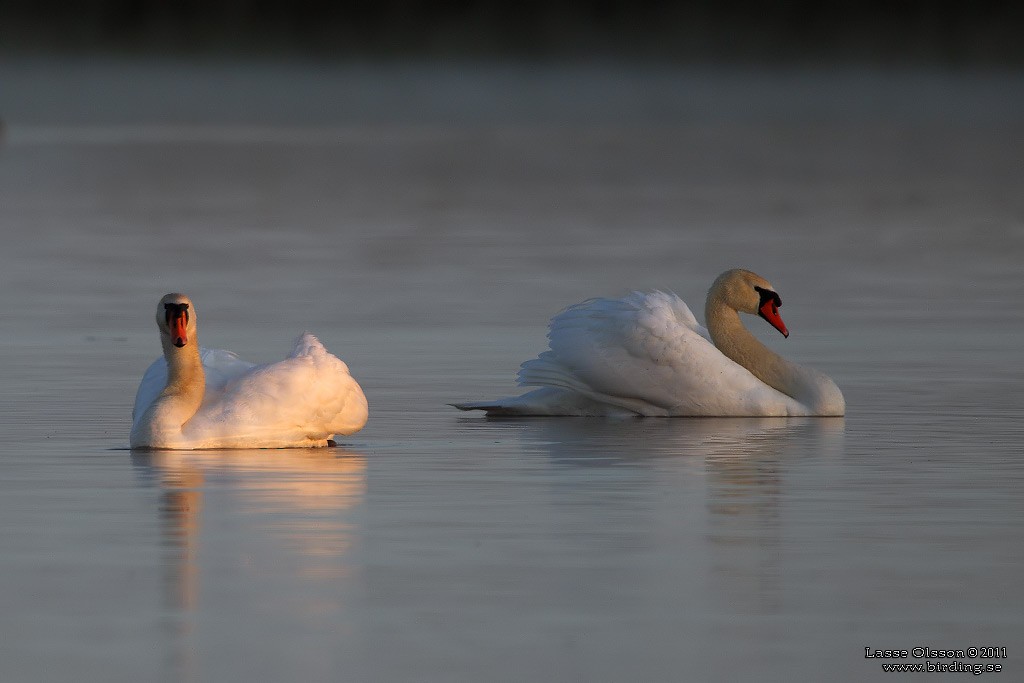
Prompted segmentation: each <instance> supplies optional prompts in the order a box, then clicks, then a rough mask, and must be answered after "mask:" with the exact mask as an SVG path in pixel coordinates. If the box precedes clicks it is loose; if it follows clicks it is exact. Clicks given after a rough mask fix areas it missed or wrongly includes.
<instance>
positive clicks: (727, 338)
mask: <svg viewBox="0 0 1024 683" xmlns="http://www.w3.org/2000/svg"><path fill="white" fill-rule="evenodd" d="M704 317H705V320H706V322H707V326H708V332H709V333H710V334H711V340H712V341H713V342H714V343H715V346H716V347H718V350H719V351H721V352H722V353H723V354H724V355H725V356H726V357H728V358H729V359H731V360H733V361H735V362H736V363H738V364H740V365H742V366H743V367H745V368H746V369H747V370H749V371H750V373H751V374H752V375H754V376H755V377H757V378H758V379H759V380H761V381H762V382H764V383H765V384H767V385H768V386H770V387H773V388H775V389H778V390H779V391H781V392H782V393H784V394H786V395H787V396H790V397H793V398H797V397H798V392H799V389H800V383H799V382H798V381H795V380H796V374H797V372H798V370H799V368H798V366H796V365H795V364H794V363H791V362H789V361H788V360H786V359H785V358H783V357H782V356H780V355H779V354H777V353H775V352H774V351H772V350H771V349H769V348H768V347H767V346H765V345H764V344H762V343H761V342H759V341H758V340H757V338H756V337H754V335H752V334H751V333H750V331H749V330H747V328H746V327H744V326H743V323H742V322H741V321H740V316H739V313H737V312H736V309H734V308H733V307H731V306H729V305H728V304H727V303H725V301H723V300H722V298H721V296H719V295H718V294H717V293H716V292H715V291H712V292H711V293H710V294H709V295H708V300H707V304H706V306H705V308H704Z"/></svg>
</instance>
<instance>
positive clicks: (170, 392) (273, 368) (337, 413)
mask: <svg viewBox="0 0 1024 683" xmlns="http://www.w3.org/2000/svg"><path fill="white" fill-rule="evenodd" d="M156 324H157V328H159V330H160V343H161V345H162V346H163V350H164V357H163V358H158V359H157V360H156V361H154V362H153V364H152V365H150V366H149V369H147V370H146V374H145V375H144V376H143V378H142V383H141V384H140V385H139V390H138V392H137V393H136V395H135V407H134V409H133V410H132V431H131V439H130V441H131V447H132V448H172V449H198V448H304V447H314V446H327V445H328V443H329V440H330V439H331V438H332V437H333V436H334V435H335V434H342V435H346V434H352V433H354V432H357V431H359V430H360V429H362V427H363V425H365V424H366V418H367V406H366V397H365V396H364V395H363V390H362V389H361V388H360V387H359V384H358V383H357V382H356V381H355V379H353V378H352V376H351V375H350V374H349V371H348V366H347V365H345V363H344V362H342V361H341V360H340V359H339V358H337V357H336V356H334V355H332V354H330V353H329V352H328V351H327V349H325V348H324V346H323V344H321V343H320V341H319V340H318V339H317V338H316V337H314V336H313V335H312V334H309V333H308V332H307V333H304V334H303V335H302V336H300V337H299V338H298V340H296V343H295V348H294V349H293V350H292V353H291V355H289V356H288V357H287V358H285V359H284V360H282V361H280V362H277V363H269V364H267V365H254V364H252V363H247V362H245V361H243V360H241V359H240V358H238V356H236V355H235V354H233V353H231V352H230V351H221V350H217V349H200V347H199V343H198V341H197V339H196V315H195V306H194V305H193V304H192V300H191V299H189V298H188V297H187V296H185V295H184V294H168V295H166V296H164V297H163V298H162V299H160V303H159V304H158V305H157V309H156Z"/></svg>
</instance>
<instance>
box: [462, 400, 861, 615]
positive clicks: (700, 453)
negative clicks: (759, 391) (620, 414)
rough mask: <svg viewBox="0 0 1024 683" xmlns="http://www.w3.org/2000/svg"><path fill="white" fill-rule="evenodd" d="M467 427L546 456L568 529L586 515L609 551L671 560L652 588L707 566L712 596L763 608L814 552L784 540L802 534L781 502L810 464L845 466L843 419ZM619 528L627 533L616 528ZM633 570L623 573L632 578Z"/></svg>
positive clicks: (554, 500)
mask: <svg viewBox="0 0 1024 683" xmlns="http://www.w3.org/2000/svg"><path fill="white" fill-rule="evenodd" d="M473 423H475V424H473ZM464 425H465V426H466V427H467V428H469V429H471V430H473V431H477V432H480V433H479V434H478V436H480V437H482V438H487V439H489V440H491V441H496V440H498V439H499V436H504V437H506V438H507V437H508V436H510V435H515V439H516V440H517V441H518V442H519V444H520V446H521V447H522V448H523V449H527V450H532V451H535V452H536V453H538V454H540V455H542V456H545V457H546V458H547V459H548V460H549V461H550V463H551V464H552V465H553V466H554V469H552V470H551V471H550V476H549V477H548V479H547V481H548V487H549V494H550V495H549V498H548V503H549V504H550V505H551V506H552V507H553V508H560V509H564V510H569V511H570V512H569V513H560V514H558V515H553V518H554V519H556V520H567V524H568V525H569V526H572V525H573V524H576V523H577V521H578V520H576V518H575V517H574V516H573V515H576V514H577V511H579V514H582V515H583V516H584V517H585V518H586V521H587V523H588V524H589V525H590V526H597V527H599V528H601V529H604V530H607V538H601V537H599V536H597V535H595V536H593V538H592V542H593V543H595V544H602V545H601V547H600V552H601V554H602V555H603V556H605V557H607V556H610V554H611V553H613V552H622V553H633V552H636V551H637V549H647V552H658V553H664V555H665V557H666V558H673V560H674V562H675V563H676V564H675V566H674V567H673V569H672V570H671V571H669V570H667V569H666V571H665V573H664V575H662V574H658V573H655V574H654V575H647V576H645V578H644V581H645V582H647V585H650V584H651V582H658V581H663V582H664V586H663V591H664V594H665V595H672V594H673V593H674V592H677V591H678V590H679V588H678V586H679V584H680V582H683V583H685V582H686V581H688V580H701V581H704V580H707V576H708V574H707V573H706V572H707V567H708V566H710V567H711V568H712V570H711V573H710V577H711V587H712V589H713V592H714V594H719V597H718V598H716V599H717V600H725V601H727V602H729V603H733V604H735V605H736V606H737V609H739V610H740V611H749V610H752V611H754V612H755V613H772V612H773V611H774V610H775V609H776V608H777V607H778V605H779V601H780V600H782V599H783V598H781V597H780V591H781V586H783V585H784V583H783V581H782V580H781V577H782V571H783V570H782V567H784V566H785V563H786V562H788V561H791V556H792V555H793V553H794V552H807V551H808V550H807V549H804V548H795V549H794V548H791V544H790V543H788V539H789V538H790V537H792V536H794V535H795V536H800V535H801V534H802V533H804V531H803V530H800V531H793V530H791V529H790V528H789V520H790V517H789V516H787V515H786V514H785V510H784V509H783V501H787V500H788V501H792V500H794V499H797V500H799V499H800V498H801V495H802V494H804V492H803V491H802V490H801V489H802V487H803V486H804V485H805V484H804V481H805V480H806V478H805V476H804V472H805V470H807V469H809V468H811V469H819V472H818V473H817V474H815V475H813V476H811V477H810V480H813V481H820V477H821V473H820V468H830V467H839V466H840V464H839V460H840V458H841V454H842V449H843V439H844V432H845V424H844V419H843V418H722V419H718V418H704V419H626V420H610V419H602V418H569V419H563V418H560V419H552V418H536V419H532V420H524V419H521V418H520V419H514V420H509V419H495V418H491V419H486V420H475V421H474V420H472V419H466V420H465V422H464ZM810 493H811V494H813V493H814V492H810ZM803 497H806V495H804V496H803ZM595 519H597V520H600V523H599V524H596V525H595V524H594V520H595ZM615 529H629V530H630V531H629V533H628V534H627V533H622V534H619V535H617V536H613V535H612V530H615ZM573 537H574V538H578V535H574V536H573ZM609 541H610V542H609ZM624 566H625V567H631V566H632V565H631V564H629V563H626V564H625V565H624ZM630 571H632V570H625V569H624V570H623V574H622V575H621V576H619V577H617V578H616V580H617V581H618V582H620V583H621V584H622V585H630V584H631V583H632V582H634V581H635V577H634V576H632V575H631V574H630Z"/></svg>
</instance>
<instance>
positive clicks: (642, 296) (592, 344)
mask: <svg viewBox="0 0 1024 683" xmlns="http://www.w3.org/2000/svg"><path fill="white" fill-rule="evenodd" d="M548 339H549V344H550V349H549V350H548V351H545V352H544V353H542V354H540V356H539V357H538V358H535V359H533V360H530V361H527V362H525V363H523V365H522V367H521V368H520V371H519V383H520V384H522V385H528V386H542V387H552V388H556V389H563V390H568V391H571V392H576V393H579V394H581V395H583V396H585V397H587V398H589V399H591V400H593V401H597V402H599V403H602V404H607V405H611V406H616V407H618V408H621V409H625V410H628V411H632V412H633V413H636V414H640V415H666V416H667V415H772V414H778V415H786V414H793V411H799V410H800V406H799V404H797V403H796V402H795V401H793V400H792V399H790V398H789V397H788V396H785V395H784V394H782V393H780V392H778V391H776V390H775V389H773V388H772V387H769V386H768V385H766V384H764V383H763V382H761V381H760V380H759V379H757V378H756V377H754V376H753V375H752V374H751V373H750V372H749V371H748V370H746V369H745V368H743V367H742V366H740V365H738V364H737V363H735V362H733V361H732V360H730V359H729V358H727V357H726V356H724V355H723V354H722V353H721V352H720V351H719V350H718V349H717V348H715V346H714V344H713V343H712V342H711V341H710V338H709V335H708V332H707V330H706V329H705V328H704V327H702V326H701V325H700V324H699V323H698V322H697V320H696V318H695V317H694V315H693V313H692V311H690V309H689V307H688V306H687V305H686V303H684V302H683V301H682V300H681V299H680V298H679V297H677V296H676V295H675V294H671V293H666V292H661V291H654V292H648V293H643V292H634V293H633V294H631V295H629V296H627V297H624V298H621V299H605V298H598V299H589V300H587V301H584V302H582V303H579V304H575V305H573V306H570V307H569V308H567V309H565V310H564V311H562V312H561V313H559V314H558V315H557V316H555V317H554V318H553V319H552V320H551V324H550V327H549V331H548Z"/></svg>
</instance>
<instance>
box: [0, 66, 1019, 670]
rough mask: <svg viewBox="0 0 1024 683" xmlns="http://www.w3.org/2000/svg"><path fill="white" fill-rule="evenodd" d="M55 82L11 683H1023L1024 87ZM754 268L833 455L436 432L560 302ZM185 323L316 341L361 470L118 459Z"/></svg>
mask: <svg viewBox="0 0 1024 683" xmlns="http://www.w3.org/2000/svg"><path fill="white" fill-rule="evenodd" d="M57 66H59V65H56V64H53V63H48V62H32V63H25V64H21V65H17V64H15V65H6V66H4V67H3V68H2V69H0V72H2V75H3V76H4V78H5V80H4V82H5V83H7V84H9V85H8V86H7V87H6V88H5V90H4V91H3V93H2V95H0V98H2V102H3V107H4V110H3V114H4V117H5V119H6V120H7V135H6V142H5V145H4V147H3V148H2V149H0V226H2V228H3V232H4V235H5V237H4V248H3V249H2V250H0V285H2V287H3V291H4V293H5V296H4V306H3V310H4V314H3V316H2V318H0V328H2V330H3V338H2V342H0V368H2V370H0V372H2V382H0V444H2V446H3V456H2V466H3V472H4V475H3V477H0V539H2V544H3V549H4V552H3V553H2V555H0V575H2V576H3V577H4V578H3V581H2V583H0V604H2V606H3V609H2V610H0V629H2V633H3V638H2V639H0V671H3V673H4V678H5V679H10V680H69V679H75V680H83V681H109V680H168V681H171V680H174V681H178V680H186V681H212V680H225V681H234V680H238V681H242V680H256V679H260V680H309V681H318V680H323V681H327V680H379V681H396V680H410V681H411V680H415V681H481V680H489V681H503V680H508V681H513V680H516V681H518V680H588V681H622V680H644V681H678V680H778V681H789V680H849V681H863V680H886V679H887V678H888V677H889V676H891V675H898V674H883V673H882V671H881V665H880V664H878V663H876V662H874V661H871V660H865V658H864V656H863V652H864V647H865V646H871V647H878V648H885V649H889V648H900V649H905V648H913V647H915V646H928V647H933V648H967V647H970V646H975V645H989V646H1006V647H1007V648H1008V653H1009V655H1010V657H1009V659H1008V660H1005V662H1003V663H1004V665H1005V666H1004V669H1005V671H1004V673H1003V678H1007V676H1008V677H1009V678H1008V679H1007V680H1009V679H1012V678H1014V677H1015V676H1019V672H1020V671H1021V670H1022V669H1021V667H1022V666H1024V661H1022V660H1021V658H1020V653H1019V652H1017V651H1016V649H1017V648H1016V645H1015V643H1017V642H1019V641H1020V640H1021V637H1022V636H1024V619H1022V617H1021V615H1022V614H1024V610H1022V607H1024V605H1022V599H1021V590H1020V586H1019V583H1020V581H1019V577H1020V572H1021V566H1022V561H1024V532H1022V530H1021V529H1022V527H1021V525H1020V524H1019V520H1020V519H1021V517H1022V513H1024V502H1022V498H1021V496H1020V491H1021V487H1022V484H1024V465H1022V464H1021V458H1020V443H1021V442H1022V436H1024V429H1022V426H1021V419H1020V414H1021V408H1022V405H1021V398H1020V397H1021V392H1020V387H1021V385H1022V381H1024V360H1022V359H1021V354H1020V340H1021V339H1022V338H1024V308H1022V307H1021V305H1020V302H1021V300H1022V296H1024V277H1022V275H1024V272H1022V266H1021V263H1022V262H1024V258H1022V257H1024V199H1022V196H1024V195H1022V194H1021V193H1020V188H1021V187H1022V186H1024V170H1022V168H1024V167H1022V166H1021V165H1020V159H1021V158H1022V157H1024V154H1022V153H1024V149H1022V143H1021V141H1022V140H1024V135H1022V133H1024V130H1022V124H1021V121H1024V119H1022V118H1021V116H1020V114H1021V112H1022V107H1021V103H1022V101H1024V95H1022V87H1021V81H1020V79H1019V78H1017V77H1016V76H1014V75H1012V74H974V75H972V74H959V75H957V74H954V75H949V74H946V75H943V74H931V73H902V74H900V73H896V74H872V73H861V72H849V73H839V74H834V73H824V72H823V73H814V72H801V73H756V72H754V73H751V72H742V73H738V72H706V71H705V72H699V71H698V72H680V73H675V72H665V71H658V70H655V71H645V70H642V69H640V70H633V71H631V70H628V69H616V68H608V69H605V70H602V69H600V68H588V69H575V70H574V69H571V68H563V69H559V68H553V69H548V70H545V69H535V68H529V69H528V68H519V69H517V68H512V67H508V68H504V67H503V68H492V69H490V70H488V69H486V68H463V69H462V70H461V71H460V70H459V69H442V68H439V67H438V68H428V67H408V68H404V69H403V68H398V67H394V68H392V67H389V68H383V67H382V68H379V69H377V70H374V68H372V67H365V68H360V69H336V70H332V69H330V68H320V69H310V68H308V67H303V66H302V65H292V66H268V65H246V66H237V65H236V66H219V67H208V68H204V67H201V66H197V65H182V64H170V65H167V64H149V65H127V64H119V63H117V62H112V63H98V64H86V65H77V66H74V67H72V68H71V71H70V72H69V71H68V70H67V69H59V68H57ZM69 74H70V75H69ZM734 266H745V267H749V268H752V269H754V270H756V271H758V272H760V273H761V274H763V275H765V276H766V277H767V278H769V280H771V281H772V282H773V284H774V285H775V286H776V287H777V288H778V290H779V291H780V293H781V294H782V297H783V301H784V302H785V306H784V308H783V314H784V315H785V317H786V321H787V323H788V325H789V327H790V330H791V332H792V335H791V337H790V338H789V339H788V340H783V339H782V338H781V337H778V336H776V335H774V332H773V331H772V330H770V329H768V328H767V326H766V325H763V324H761V323H760V321H758V320H756V319H751V320H750V321H749V323H748V324H750V325H751V326H752V328H753V329H754V330H755V332H756V333H757V334H758V335H759V336H760V337H761V338H762V339H764V340H765V341H766V343H768V344H770V345H771V346H772V347H773V348H775V349H777V350H779V351H780V352H782V353H784V354H786V355H787V356H789V357H791V358H793V359H795V360H798V361H799V362H805V363H808V364H811V365H813V366H815V367H818V368H820V369H822V370H823V371H825V372H827V373H828V374H830V375H831V376H832V377H834V378H835V379H836V381H837V382H838V384H839V385H840V386H841V387H842V388H843V390H844V392H845V394H846V398H847V404H848V409H849V412H848V415H847V416H846V417H845V418H843V419H816V420H815V419H810V420H803V419H801V420H777V419H761V420H746V419H741V420H720V419H706V420H658V419H647V420H597V419H568V420H558V419H532V420H489V419H484V418H482V417H480V416H471V415H466V414H463V413H459V412H457V411H455V410H453V409H451V408H449V407H448V406H447V405H446V403H447V402H450V401H457V400H467V399H483V398H491V397H494V396H498V395H504V394H508V393H513V392H515V391H516V389H515V387H514V386H513V379H514V376H515V370H516V368H517V366H518V364H519V362H521V361H522V360H525V359H527V358H529V357H531V356H533V355H535V354H536V353H537V352H539V351H541V350H542V349H543V348H544V344H545V340H544V332H545V324H546V321H547V319H548V318H549V317H550V316H551V315H552V314H554V313H556V312H557V311H558V310H559V309H560V308H562V307H563V306H564V305H567V304H569V303H572V302H574V301H578V300H580V299H582V298H585V297H587V296H595V295H617V294H622V293H625V292H627V291H629V290H630V289H633V288H643V287H661V288H667V289H672V290H674V291H676V292H677V293H678V294H680V296H682V297H683V298H684V299H685V300H686V301H688V302H690V304H691V305H692V306H693V307H694V309H695V310H696V311H698V313H699V311H700V310H701V309H702V307H703V305H702V298H703V295H704V293H705V292H706V290H707V287H708V285H709V284H710V282H711V281H712V280H713V278H714V277H715V276H716V275H717V274H718V273H719V272H720V271H722V270H724V269H726V268H729V267H734ZM172 290H180V291H185V292H187V293H189V294H190V295H191V296H192V297H193V298H194V299H195V301H196V304H197V310H198V316H199V322H200V331H199V334H200V338H201V340H202V342H203V343H204V344H205V345H208V346H213V347H221V348H229V349H232V350H234V351H236V352H238V353H240V354H241V355H242V356H243V357H246V358H248V359H250V360H257V361H263V360H271V359H274V358H276V357H280V356H283V355H284V354H285V353H286V351H287V349H288V348H289V347H290V343H291V340H292V338H294V336H295V335H297V334H298V333H299V332H301V331H302V330H303V329H309V330H312V331H314V332H315V333H317V334H318V335H319V336H320V337H321V339H322V340H323V341H324V342H325V343H326V344H327V346H328V348H330V349H332V350H333V351H335V352H336V353H338V354H339V355H340V356H341V357H343V358H344V359H345V360H346V361H347V362H348V363H349V365H350V366H351V368H352V370H353V373H354V374H355V376H356V377H357V378H358V379H359V381H360V382H361V383H362V385H363V387H364V389H365V391H366V394H367V396H368V398H369V401H370V407H371V419H370V423H369V424H368V425H367V427H366V429H364V430H363V431H362V432H360V433H358V434H356V435H353V436H351V437H348V438H346V439H343V440H342V444H341V447H339V448H338V449H332V450H326V451H238V452H216V451H211V452H200V453H158V454H146V453H132V452H130V451H128V450H125V449H124V447H125V446H126V443H127V433H128V428H129V423H130V410H131V405H132V400H133V397H134V391H135V387H136V385H137V382H138V380H139V378H140V377H141V374H142V372H143V370H144V369H145V367H146V366H147V365H148V364H149V362H151V361H152V359H153V358H154V357H156V355H157V354H158V353H159V345H158V342H157V337H156V332H155V329H154V327H155V326H154V324H153V319H152V316H153V310H154V309H153V307H154V306H155V304H156V302H157V301H158V299H159V298H160V296H161V295H162V294H164V293H165V292H167V291H172ZM967 675H968V674H964V676H965V677H966V676H967Z"/></svg>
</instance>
